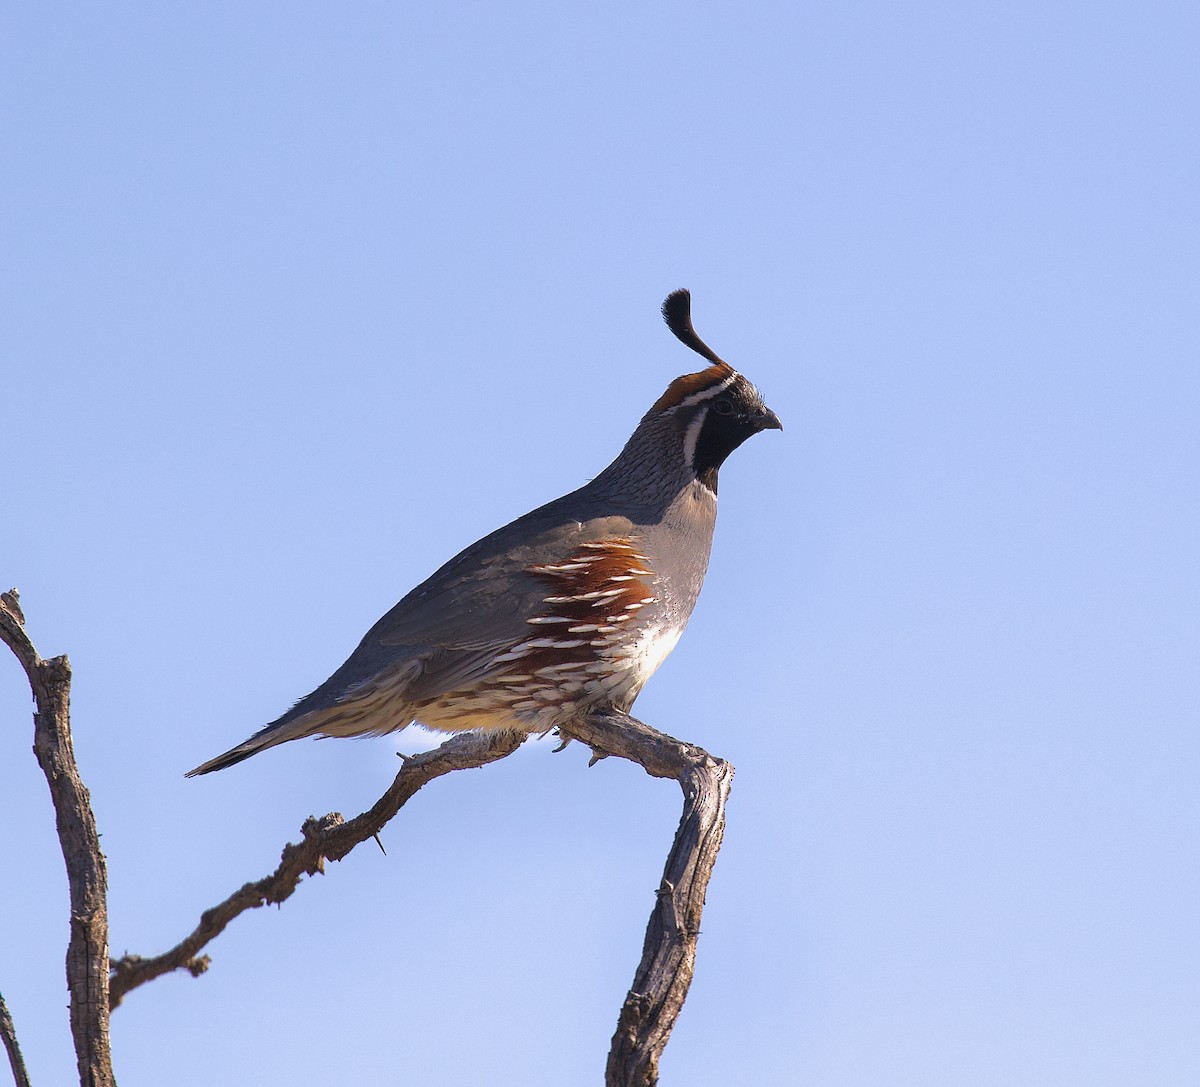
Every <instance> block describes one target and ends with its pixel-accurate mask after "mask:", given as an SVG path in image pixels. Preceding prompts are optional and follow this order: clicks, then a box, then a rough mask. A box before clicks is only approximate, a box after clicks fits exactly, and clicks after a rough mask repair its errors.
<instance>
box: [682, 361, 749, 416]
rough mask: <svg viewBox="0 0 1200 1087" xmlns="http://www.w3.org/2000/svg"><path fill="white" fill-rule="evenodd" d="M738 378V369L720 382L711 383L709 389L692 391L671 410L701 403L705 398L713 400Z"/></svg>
mask: <svg viewBox="0 0 1200 1087" xmlns="http://www.w3.org/2000/svg"><path fill="white" fill-rule="evenodd" d="M737 379H738V374H737V371H736V370H734V372H733V373H732V374H730V375H729V376H728V377H727V378H726V379H725V380H724V381H722V382H721V383H720V384H718V385H710V386H709V387H708V388H707V389H701V390H700V391H699V392H697V393H692V395H691V396H688V397H684V399H682V400H680V401H679V403H678V404H676V405H675V407H674V408H672V409H671V410H672V411H674V410H676V408H687V407H691V406H692V405H693V404H699V403H701V402H702V401H704V400H711V399H712V398H713V397H714V396H716V395H717V394H718V393H723V392H724V391H725V390H726V389H728V388H729V386H730V385H732V384H733V383H734V382H735V381H737Z"/></svg>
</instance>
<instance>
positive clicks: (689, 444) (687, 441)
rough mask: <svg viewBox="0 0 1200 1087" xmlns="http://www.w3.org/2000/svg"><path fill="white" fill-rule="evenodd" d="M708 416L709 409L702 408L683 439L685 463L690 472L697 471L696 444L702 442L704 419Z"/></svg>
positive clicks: (689, 425)
mask: <svg viewBox="0 0 1200 1087" xmlns="http://www.w3.org/2000/svg"><path fill="white" fill-rule="evenodd" d="M707 414H708V407H707V406H705V407H703V408H701V409H700V410H699V411H698V412H697V413H696V418H695V419H693V420H692V421H691V422H690V423H688V428H687V434H685V435H684V438H683V463H684V464H686V465H687V467H688V471H690V472H694V471H695V470H696V465H695V463H694V462H695V459H696V443H697V442H698V441H699V440H700V428H701V427H702V426H704V417H705V416H706V415H707Z"/></svg>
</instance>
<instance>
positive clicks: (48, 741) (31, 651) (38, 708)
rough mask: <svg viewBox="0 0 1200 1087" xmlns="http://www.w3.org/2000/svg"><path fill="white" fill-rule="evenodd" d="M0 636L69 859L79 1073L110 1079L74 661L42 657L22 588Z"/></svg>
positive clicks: (104, 883) (5, 612) (94, 1083)
mask: <svg viewBox="0 0 1200 1087" xmlns="http://www.w3.org/2000/svg"><path fill="white" fill-rule="evenodd" d="M0 639H3V641H4V643H5V644H6V645H7V646H8V647H9V649H11V650H12V652H13V654H14V656H16V658H17V660H19V661H20V662H21V667H22V668H24V670H25V675H26V676H27V677H28V679H29V686H30V689H31V690H32V691H33V700H34V705H35V712H34V715H33V752H34V754H35V755H36V756H37V761H38V765H39V766H41V768H42V772H43V773H44V774H45V775H46V782H47V784H48V785H49V786H50V799H51V802H52V803H53V805H54V817H55V821H56V823H57V826H58V840H59V843H60V844H61V846H62V853H63V859H64V861H66V866H67V887H68V891H69V895H70V902H71V936H70V940H69V942H68V944H67V988H68V989H69V990H70V996H71V999H70V1015H71V1036H72V1038H73V1039H74V1042H75V1057H76V1062H77V1064H78V1067H79V1081H80V1083H81V1084H84V1085H86V1087H111V1085H112V1084H113V1082H114V1081H113V1073H112V1055H111V1051H110V1048H109V1039H108V1016H109V1006H108V1000H109V997H108V874H107V871H106V870H105V865H104V855H103V854H102V853H101V852H100V837H99V835H98V834H97V832H96V817H95V815H94V813H93V812H92V803H91V797H90V796H89V795H88V791H87V789H86V788H85V787H84V784H83V780H82V779H81V778H80V776H79V767H78V766H77V765H76V763H75V750H74V746H73V744H72V742H71V717H70V703H71V665H70V664H69V663H68V661H67V658H66V657H55V658H54V659H53V660H42V658H41V657H40V656H39V655H38V652H37V650H36V649H35V648H34V645H33V642H32V641H30V639H29V635H28V634H26V633H25V617H24V616H23V615H22V614H21V607H20V603H19V600H18V597H17V592H16V590H15V589H13V590H12V591H10V592H7V593H0Z"/></svg>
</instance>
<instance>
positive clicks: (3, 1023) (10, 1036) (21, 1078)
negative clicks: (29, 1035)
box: [0, 993, 29, 1087]
mask: <svg viewBox="0 0 1200 1087" xmlns="http://www.w3.org/2000/svg"><path fill="white" fill-rule="evenodd" d="M0 1038H3V1039H4V1049H5V1051H6V1052H7V1053H8V1066H9V1068H11V1069H12V1075H13V1083H14V1084H16V1087H29V1072H28V1071H27V1070H26V1068H25V1058H24V1057H22V1056H21V1047H20V1046H19V1045H18V1044H17V1031H16V1028H15V1027H14V1026H13V1021H12V1016H11V1015H9V1013H8V1005H7V1004H5V1003H4V994H3V993H0Z"/></svg>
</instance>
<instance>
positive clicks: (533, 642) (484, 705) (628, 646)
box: [188, 290, 783, 777]
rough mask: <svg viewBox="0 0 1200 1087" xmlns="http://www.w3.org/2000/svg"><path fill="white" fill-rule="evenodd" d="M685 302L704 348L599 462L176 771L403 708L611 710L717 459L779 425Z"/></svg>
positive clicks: (695, 578)
mask: <svg viewBox="0 0 1200 1087" xmlns="http://www.w3.org/2000/svg"><path fill="white" fill-rule="evenodd" d="M691 306H692V300H691V295H690V294H689V293H688V292H687V291H686V290H678V291H675V292H673V293H672V294H671V295H670V296H669V297H668V298H667V300H666V301H665V302H664V303H663V307H662V311H663V317H664V318H665V319H666V322H667V324H668V325H669V326H670V329H671V331H672V332H674V333H675V335H676V336H677V337H679V339H680V340H682V341H683V343H685V344H687V346H688V347H690V348H691V349H692V350H693V351H696V352H698V353H699V354H701V355H703V356H704V357H705V358H706V359H708V360H709V362H710V363H711V365H710V366H709V367H708V368H707V369H705V370H701V371H700V372H699V373H695V374H685V375H684V376H683V377H678V378H676V379H675V380H674V381H672V382H671V384H670V385H669V386H668V387H667V391H666V392H664V393H663V394H662V396H660V397H659V398H658V400H656V401H655V403H654V406H653V407H651V409H650V410H649V411H648V412H647V413H646V415H645V416H644V418H643V419H642V421H641V422H640V423H639V424H638V427H637V429H636V430H635V431H634V432H633V436H632V437H631V438H630V439H629V441H628V442H627V443H626V444H625V448H624V449H622V450H621V454H620V456H618V457H617V459H616V460H614V461H613V462H612V464H610V465H609V466H608V467H607V468H605V469H604V471H603V472H601V473H600V474H599V475H598V476H596V478H595V479H593V480H592V481H591V482H590V483H588V484H586V485H585V486H583V487H580V488H579V489H578V490H577V491H572V492H571V493H570V494H568V495H564V496H563V497H562V498H557V499H555V500H554V501H553V502H550V503H548V504H547V505H545V506H542V507H540V508H539V509H536V510H534V511H533V512H532V513H527V514H526V515H525V516H524V517H521V518H519V519H517V520H516V521H513V522H512V524H509V525H505V526H504V528H500V529H497V530H496V531H495V532H493V533H492V534H491V535H489V536H485V537H484V538H483V539H482V540H480V541H479V542H478V543H474V544H472V545H471V546H470V547H468V548H467V549H466V550H465V551H463V552H462V553H461V554H459V555H456V556H455V557H454V558H452V559H451V560H450V561H449V562H448V563H446V565H445V566H443V567H442V568H441V569H440V570H438V571H437V573H435V574H434V575H433V576H432V577H430V578H429V579H428V580H427V581H424V582H422V583H421V584H420V585H418V586H417V587H416V588H415V589H413V591H412V592H410V593H409V594H408V595H407V596H406V597H405V598H404V599H403V600H401V601H400V603H399V604H397V605H396V606H395V607H394V608H392V610H391V611H389V612H388V613H387V614H386V615H385V616H384V617H383V618H382V619H380V620H379V622H378V623H376V624H375V625H374V626H373V627H372V628H371V629H370V631H368V632H367V636H366V637H365V638H363V640H362V642H361V643H360V644H359V646H358V648H357V649H356V650H355V651H354V652H353V653H352V654H351V655H350V659H349V660H347V661H346V663H345V664H343V665H342V666H341V667H340V668H339V669H338V670H337V671H336V672H334V673H333V675H332V676H330V677H329V679H327V680H326V681H325V682H324V683H322V684H321V686H320V687H318V688H317V689H316V690H315V691H313V693H312V694H310V695H308V696H307V697H306V698H302V699H300V701H299V702H297V703H296V704H295V705H294V706H293V707H292V708H291V709H290V710H288V711H287V713H285V714H284V715H283V716H282V717H280V718H279V719H278V720H276V721H273V722H271V724H269V725H267V726H266V728H264V729H262V730H261V731H260V732H257V733H255V735H253V736H251V737H250V739H248V740H246V741H245V742H244V743H241V744H238V746H237V747H234V748H231V749H230V750H229V751H226V752H225V754H223V755H218V756H217V757H216V758H215V759H210V760H209V761H208V762H206V763H203V764H202V765H200V766H198V767H196V769H195V770H193V771H191V773H190V774H189V775H188V776H189V777H191V776H193V775H196V774H207V773H209V772H210V771H212V770H222V769H224V768H225V767H226V766H232V765H233V764H234V763H237V762H241V761H242V760H243V759H247V758H249V757H250V756H251V755H253V754H255V753H256V752H258V751H262V750H263V749H264V748H268V747H274V746H275V745H276V744H281V743H283V742H284V741H286V740H295V739H298V738H299V737H301V736H362V735H376V736H378V735H383V734H384V733H388V732H394V731H395V730H397V729H401V728H404V727H405V726H406V725H408V724H410V723H411V722H413V721H417V722H419V723H420V724H422V725H425V726H427V727H429V728H433V729H440V730H442V731H445V732H460V731H465V730H469V729H515V730H518V731H520V732H524V733H544V732H548V731H549V730H550V729H551V728H553V727H554V726H555V725H559V724H561V725H564V726H569V725H570V722H571V720H572V718H575V717H579V716H583V715H587V714H591V713H595V712H598V711H615V712H617V713H627V712H628V711H629V709H630V707H631V706H632V705H633V700H634V699H635V698H637V696H638V692H639V691H640V690H641V689H642V686H643V685H644V684H645V682H646V680H648V679H649V678H650V676H651V675H652V674H653V673H654V670H655V669H656V668H657V667H658V666H659V665H660V664H662V662H663V660H664V659H665V658H666V656H667V654H668V653H670V652H671V650H672V649H674V648H675V643H676V642H677V641H678V640H679V635H680V634H681V633H682V632H683V628H684V626H685V625H686V624H687V621H688V617H689V616H690V615H691V614H692V608H693V607H694V606H695V604H696V598H697V597H698V596H699V595H700V586H701V584H702V583H703V581H704V572H705V570H706V569H707V567H708V555H709V549H710V547H711V545H712V537H713V526H714V525H715V523H716V519H717V471H718V469H719V468H720V467H721V464H722V463H723V462H724V460H725V458H726V457H727V456H729V454H730V453H732V452H733V451H734V450H735V449H736V448H737V447H738V446H739V445H741V444H742V442H744V441H745V440H746V439H747V438H749V437H750V436H751V435H752V434H757V433H758V432H759V431H760V430H771V429H775V430H782V429H783V427H782V425H781V424H780V422H779V418H778V417H777V416H776V415H775V413H774V412H773V411H771V410H770V409H769V408H768V407H767V406H766V405H765V404H764V403H763V402H762V398H761V397H760V396H759V393H758V390H757V389H756V388H755V387H754V386H753V385H752V384H751V383H750V382H749V381H747V380H746V379H745V378H744V377H743V376H742V375H741V374H739V373H738V372H737V371H736V370H734V368H733V367H732V366H730V365H729V364H728V363H727V362H723V361H722V360H721V359H720V358H718V357H717V355H716V353H715V352H714V351H713V350H712V349H711V348H710V347H709V346H708V345H707V344H705V343H704V341H703V340H701V339H700V337H699V336H697V335H696V331H695V329H693V328H692V318H691Z"/></svg>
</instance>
